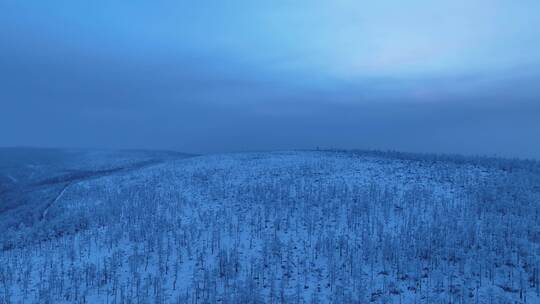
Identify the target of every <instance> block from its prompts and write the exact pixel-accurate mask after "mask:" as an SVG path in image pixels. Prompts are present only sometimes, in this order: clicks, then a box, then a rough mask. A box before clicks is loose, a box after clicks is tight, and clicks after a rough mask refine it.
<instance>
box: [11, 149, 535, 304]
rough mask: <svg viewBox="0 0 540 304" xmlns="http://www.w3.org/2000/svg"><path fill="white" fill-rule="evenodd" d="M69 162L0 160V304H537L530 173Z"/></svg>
mask: <svg viewBox="0 0 540 304" xmlns="http://www.w3.org/2000/svg"><path fill="white" fill-rule="evenodd" d="M81 153H82V152H77V153H76V154H78V155H79V156H78V157H77V158H75V159H76V160H74V161H69V162H64V161H60V162H56V161H55V162H53V163H54V165H50V162H47V163H48V164H49V165H47V166H45V167H43V166H42V167H39V168H35V167H32V166H31V164H32V163H31V160H32V159H33V158H32V157H29V158H24V159H21V160H18V161H17V163H16V164H13V163H10V164H9V166H8V165H5V163H9V162H8V160H9V159H11V158H13V157H11V158H10V157H4V158H3V160H2V167H1V169H0V170H1V171H0V184H1V187H0V229H1V230H0V231H2V232H1V234H0V246H1V247H0V303H540V165H539V164H538V163H537V162H532V161H513V160H501V159H487V158H466V157H459V156H433V155H414V154H401V153H381V152H340V151H298V152H275V153H244V154H229V155H211V156H195V157H185V155H181V154H167V153H155V154H152V153H150V152H146V153H142V152H140V153H135V154H130V153H127V152H116V153H112V152H111V153H112V154H107V155H105V154H103V153H96V154H92V153H89V152H88V153H84V157H80V155H82V154H81ZM123 153H126V154H123ZM38 154H39V153H38ZM0 155H5V154H0ZM60 158H62V157H60Z"/></svg>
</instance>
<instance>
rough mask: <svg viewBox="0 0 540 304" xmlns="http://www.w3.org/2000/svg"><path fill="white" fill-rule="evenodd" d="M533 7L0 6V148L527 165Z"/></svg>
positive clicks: (537, 68) (533, 154)
mask: <svg viewBox="0 0 540 304" xmlns="http://www.w3.org/2000/svg"><path fill="white" fill-rule="evenodd" d="M538 12H540V2H538V1H533V0H526V1H520V2H515V1H513V2H512V1H503V0H491V1H487V0H479V1H474V3H472V1H465V0H457V1H439V2H432V1H427V0H413V1H408V2H407V3H406V4H401V3H400V4H396V3H395V2H394V1H378V2H377V3H371V2H364V1H331V2H328V1H306V0H301V1H295V2H294V3H291V2H288V1H281V0H278V1H272V2H268V3H262V2H253V1H240V0H234V1H227V2H225V1H168V0H160V1H142V0H138V1H130V2H128V1H117V2H114V3H113V2H111V1H104V0H97V1H92V2H91V3H90V2H89V3H83V2H80V1H60V0H52V1H47V2H42V1H35V0H33V1H24V2H21V1H0V146H38V147H92V148H113V149H114V148H127V149H131V148H141V149H167V150H177V151H184V152H195V153H208V152H228V151H241V150H283V149H309V148H315V147H333V148H345V149H347V148H348V149H350V148H361V149H393V150H402V151H410V152H438V153H464V154H482V155H500V156H509V157H527V158H536V159H540V142H539V141H538V137H539V134H540V85H539V84H540V19H538V18H537V15H538Z"/></svg>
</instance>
